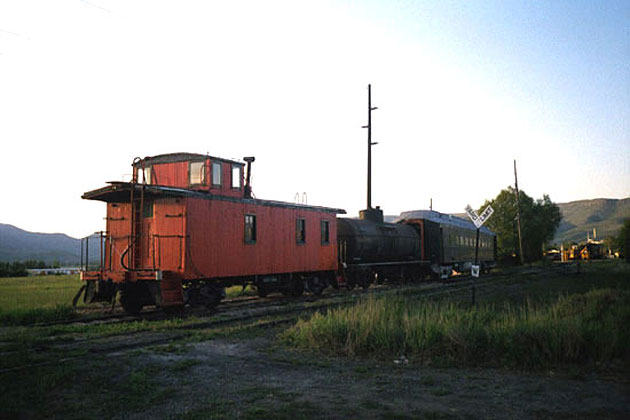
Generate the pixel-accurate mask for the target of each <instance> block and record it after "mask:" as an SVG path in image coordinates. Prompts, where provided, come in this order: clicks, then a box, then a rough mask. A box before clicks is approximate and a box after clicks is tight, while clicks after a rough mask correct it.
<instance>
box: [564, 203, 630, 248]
mask: <svg viewBox="0 0 630 420" xmlns="http://www.w3.org/2000/svg"><path fill="white" fill-rule="evenodd" d="M558 207H560V212H561V213H562V222H560V227H559V228H558V232H557V233H556V237H555V241H556V242H570V241H575V242H584V241H586V238H587V235H589V237H590V238H591V239H592V238H593V229H595V230H596V231H597V239H606V238H611V237H613V236H615V235H617V234H618V233H619V229H621V226H622V225H623V221H624V219H628V218H630V198H624V199H612V198H596V199H594V200H579V201H571V202H570V203H558Z"/></svg>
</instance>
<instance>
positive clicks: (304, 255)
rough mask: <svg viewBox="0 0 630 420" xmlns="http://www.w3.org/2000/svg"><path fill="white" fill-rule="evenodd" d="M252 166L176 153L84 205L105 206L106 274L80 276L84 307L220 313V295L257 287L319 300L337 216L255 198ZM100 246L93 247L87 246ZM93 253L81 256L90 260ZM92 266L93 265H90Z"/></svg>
mask: <svg viewBox="0 0 630 420" xmlns="http://www.w3.org/2000/svg"><path fill="white" fill-rule="evenodd" d="M244 160H245V161H246V162H247V181H245V182H244V166H245V164H244V163H242V162H237V161H232V160H226V159H220V158H215V157H212V156H207V155H200V154H190V153H174V154H167V155H159V156H154V157H147V158H144V159H138V158H137V159H136V160H134V162H133V165H132V166H133V179H132V181H131V182H110V183H109V185H108V186H106V187H104V188H101V189H98V190H94V191H89V192H86V193H85V194H84V195H83V198H85V199H88V200H100V201H104V202H106V203H107V230H106V232H104V233H103V234H102V239H101V244H100V249H101V258H100V266H99V267H98V269H96V270H88V269H87V268H86V269H85V270H83V271H82V272H81V278H82V279H83V280H85V281H86V284H85V286H86V288H85V297H84V301H85V302H86V303H90V302H95V301H112V300H113V299H115V297H116V294H117V293H118V292H120V293H121V298H120V301H121V303H122V305H123V308H124V309H125V310H127V311H128V312H137V311H139V310H140V309H141V308H142V306H143V305H151V304H155V305H159V306H162V307H169V306H182V305H184V304H186V303H190V304H204V305H206V306H211V305H215V304H216V303H218V302H219V301H220V299H221V297H222V294H223V288H224V287H226V286H230V285H236V284H248V283H249V284H254V285H255V286H256V287H257V288H258V292H259V294H260V295H261V296H264V295H265V294H267V293H268V292H270V291H282V292H283V293H286V294H292V295H299V294H301V293H302V292H303V290H304V284H305V283H306V285H307V287H309V288H310V289H311V291H313V292H315V293H320V292H321V290H322V289H323V288H324V287H325V286H326V285H327V284H328V282H330V281H334V278H335V271H336V270H337V246H336V245H337V219H336V214H337V213H345V211H343V210H340V209H333V208H327V207H316V206H307V205H300V204H293V203H286V202H279V201H270V200H260V199H256V198H253V197H252V194H251V186H250V183H249V179H250V171H251V163H252V162H253V161H254V158H245V159H244ZM91 246H94V245H91ZM87 254H88V252H85V255H86V259H87ZM86 265H87V264H86Z"/></svg>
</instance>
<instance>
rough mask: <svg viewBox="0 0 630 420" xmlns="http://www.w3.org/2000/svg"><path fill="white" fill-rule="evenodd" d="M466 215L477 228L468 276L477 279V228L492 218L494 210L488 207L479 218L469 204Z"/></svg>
mask: <svg viewBox="0 0 630 420" xmlns="http://www.w3.org/2000/svg"><path fill="white" fill-rule="evenodd" d="M466 213H467V214H468V217H470V220H472V222H473V223H474V224H475V226H476V227H477V240H476V241H475V242H476V243H475V248H476V249H475V263H474V264H473V265H472V267H471V268H470V274H471V275H472V276H473V277H479V264H478V263H477V253H478V252H479V228H480V227H481V226H482V225H483V224H484V223H485V221H486V220H488V219H489V218H490V216H492V213H494V209H493V208H492V207H491V206H488V207H486V209H485V210H484V211H483V212H482V213H481V216H479V215H478V214H477V212H476V211H474V210H473V209H472V207H470V204H469V205H467V206H466Z"/></svg>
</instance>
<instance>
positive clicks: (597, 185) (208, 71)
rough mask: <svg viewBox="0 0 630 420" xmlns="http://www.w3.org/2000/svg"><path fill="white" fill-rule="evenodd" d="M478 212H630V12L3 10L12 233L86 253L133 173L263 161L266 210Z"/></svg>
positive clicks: (522, 8)
mask: <svg viewBox="0 0 630 420" xmlns="http://www.w3.org/2000/svg"><path fill="white" fill-rule="evenodd" d="M368 83H371V84H372V102H373V105H374V106H378V107H379V109H378V110H377V111H375V112H374V113H373V120H372V122H373V140H374V141H378V142H379V144H378V145H377V146H375V147H374V149H373V192H372V204H373V205H380V206H381V207H382V208H383V209H384V211H385V213H386V214H398V213H400V212H401V211H405V210H412V209H422V208H428V206H429V202H430V199H431V198H433V208H434V209H435V210H438V211H442V212H462V211H463V209H464V207H465V206H466V205H467V204H471V205H472V206H473V207H478V206H480V205H481V204H482V203H483V202H484V200H485V199H489V198H493V197H495V196H496V195H497V194H498V193H499V191H500V190H501V189H502V188H505V187H507V186H508V185H510V184H512V183H513V181H514V175H513V160H514V159H516V160H517V164H518V172H519V187H521V188H522V189H523V190H524V191H525V192H526V193H527V194H529V195H530V196H532V197H534V198H541V197H542V195H543V194H549V195H550V197H551V199H552V200H553V201H556V202H566V201H572V200H578V199H589V198H600V197H608V198H625V197H628V196H630V124H629V121H630V1H627V0H622V1H579V0H571V1H535V2H534V1H509V0H498V1H463V0H462V1H443V0H440V1H349V0H348V1H322V0H318V1H309V2H305V1H297V0H289V1H273V0H265V1H207V0H204V1H186V0H178V1H157V0H148V1H132V0H124V1H123V0H111V1H108V0H89V1H88V0H83V1H81V0H56V1H50V0H45V1H31V0H4V1H2V2H0V141H1V144H2V146H1V147H2V153H1V154H0V156H1V158H0V179H1V181H0V182H1V183H2V184H1V186H2V195H1V197H2V198H1V204H0V223H9V224H13V225H16V226H18V227H20V228H22V229H26V230H31V231H39V232H64V233H67V234H70V235H72V236H75V237H79V236H85V235H87V234H89V233H91V232H93V231H96V230H101V229H103V228H104V221H103V217H104V215H105V207H104V205H103V204H102V203H100V202H90V201H86V200H81V198H80V196H81V194H82V193H83V192H85V191H88V190H92V189H96V188H100V187H102V186H104V185H105V182H106V181H113V180H123V179H124V180H128V179H129V175H128V174H130V172H131V170H130V168H131V167H130V165H131V162H132V160H133V158H134V157H136V156H140V157H144V156H152V155H156V154H161V153H170V152H193V153H209V154H211V155H215V156H220V157H224V158H242V157H243V156H250V155H254V156H256V162H255V163H254V166H253V188H254V193H255V194H256V196H257V197H259V198H267V199H275V200H285V201H293V199H294V196H295V193H296V192H300V193H302V192H306V193H307V195H308V203H309V204H315V205H327V206H333V207H340V208H344V209H346V210H347V211H348V213H349V215H352V216H354V215H356V213H357V212H358V210H359V209H361V208H363V207H364V206H365V173H366V169H365V167H366V131H365V129H362V128H361V126H362V125H365V124H366V123H367V85H368Z"/></svg>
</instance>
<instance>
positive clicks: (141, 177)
mask: <svg viewBox="0 0 630 420" xmlns="http://www.w3.org/2000/svg"><path fill="white" fill-rule="evenodd" d="M136 181H137V182H139V183H141V184H150V183H151V167H150V166H147V167H145V168H138V172H137V175H136Z"/></svg>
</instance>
